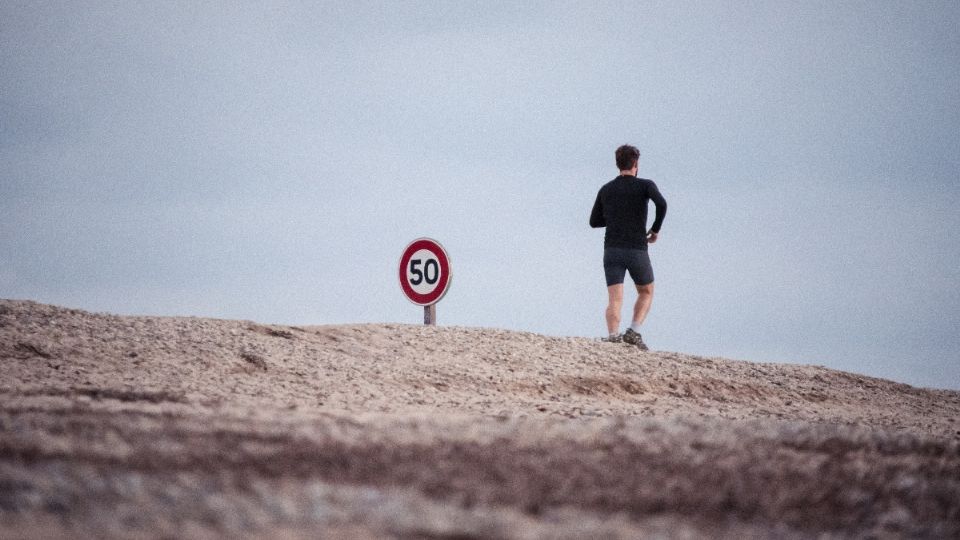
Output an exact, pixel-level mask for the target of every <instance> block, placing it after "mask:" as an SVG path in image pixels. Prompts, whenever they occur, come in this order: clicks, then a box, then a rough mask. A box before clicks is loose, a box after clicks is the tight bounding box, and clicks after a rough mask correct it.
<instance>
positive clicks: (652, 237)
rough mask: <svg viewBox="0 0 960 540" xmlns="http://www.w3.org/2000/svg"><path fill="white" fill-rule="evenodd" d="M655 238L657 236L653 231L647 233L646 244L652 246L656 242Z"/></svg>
mask: <svg viewBox="0 0 960 540" xmlns="http://www.w3.org/2000/svg"><path fill="white" fill-rule="evenodd" d="M657 236H658V233H655V232H653V231H650V232H648V233H647V243H649V244H653V243H654V242H656V241H657Z"/></svg>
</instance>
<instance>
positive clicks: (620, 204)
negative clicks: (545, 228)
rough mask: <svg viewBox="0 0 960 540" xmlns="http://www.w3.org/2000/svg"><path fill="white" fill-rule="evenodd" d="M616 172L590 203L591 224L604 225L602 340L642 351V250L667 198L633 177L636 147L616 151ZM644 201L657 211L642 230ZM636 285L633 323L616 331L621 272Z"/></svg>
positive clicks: (647, 271) (646, 280)
mask: <svg viewBox="0 0 960 540" xmlns="http://www.w3.org/2000/svg"><path fill="white" fill-rule="evenodd" d="M616 158H617V167H618V168H619V169H620V176H618V177H616V178H614V179H613V180H611V181H610V182H607V183H606V184H605V185H604V186H603V187H602V188H600V192H599V193H597V200H596V202H595V203H594V204H593V211H592V212H591V213H590V226H591V227H595V228H596V227H606V228H607V232H606V234H605V235H604V239H603V271H604V273H605V274H606V277H607V295H608V297H609V303H608V304H607V313H606V316H607V331H608V332H609V337H607V338H605V341H613V342H620V341H625V342H627V343H631V344H633V345H636V346H637V347H639V348H640V350H643V351H645V350H647V345H646V344H645V343H644V342H643V336H641V335H640V325H642V324H643V321H644V319H646V318H647V312H649V311H650V304H651V303H652V302H653V267H651V266H650V257H649V256H648V254H647V244H648V243H649V244H652V243H654V242H656V241H657V237H658V236H659V234H660V226H661V225H662V224H663V218H664V216H666V215H667V201H666V200H665V199H664V198H663V195H660V191H659V190H658V189H657V185H656V184H654V183H653V181H652V180H646V179H643V178H637V163H638V162H639V161H640V151H639V150H637V149H636V148H634V147H633V146H629V145H623V146H621V147H620V148H617V151H616ZM647 201H653V204H654V205H656V207H657V214H656V217H655V218H654V220H653V225H652V226H651V227H650V230H649V232H648V231H647ZM628 271H629V272H630V277H631V279H633V283H634V284H635V285H636V287H637V295H638V296H637V303H636V304H635V305H634V306H633V321H632V323H631V324H630V327H629V328H627V330H626V332H624V333H623V335H621V334H620V308H621V307H622V306H623V278H624V275H625V274H626V272H628Z"/></svg>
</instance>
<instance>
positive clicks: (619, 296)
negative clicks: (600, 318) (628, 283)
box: [607, 283, 623, 334]
mask: <svg viewBox="0 0 960 540" xmlns="http://www.w3.org/2000/svg"><path fill="white" fill-rule="evenodd" d="M607 296H609V297H610V298H609V303H608V304H607V332H609V333H611V334H616V333H617V332H619V331H620V308H621V307H623V283H617V284H616V285H610V286H609V287H607Z"/></svg>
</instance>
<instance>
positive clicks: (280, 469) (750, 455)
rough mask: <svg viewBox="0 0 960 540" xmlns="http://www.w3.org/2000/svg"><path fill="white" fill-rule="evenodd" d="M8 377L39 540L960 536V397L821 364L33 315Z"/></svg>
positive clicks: (511, 340)
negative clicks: (86, 537)
mask: <svg viewBox="0 0 960 540" xmlns="http://www.w3.org/2000/svg"><path fill="white" fill-rule="evenodd" d="M0 361H2V362H3V377H2V381H0V485H3V486H6V487H7V488H8V489H6V490H0V524H3V525H6V526H7V527H9V528H10V529H9V530H13V531H19V532H20V533H22V534H25V535H29V534H37V535H39V536H44V535H49V534H54V535H64V536H70V535H71V534H72V533H77V532H84V531H86V532H90V533H93V534H95V535H97V536H123V537H129V536H143V537H153V536H158V535H159V536H162V535H164V534H167V535H175V536H181V535H188V536H211V537H219V536H231V535H236V534H244V535H250V536H257V535H263V536H272V535H274V534H281V535H286V536H289V537H312V536H315V535H316V534H336V535H340V536H344V537H357V538H362V537H400V538H408V537H409V538H414V537H434V538H437V537H450V538H453V537H458V538H489V537H495V538H580V537H584V536H595V537H611V538H631V537H636V536H637V535H650V534H657V535H664V536H666V537H717V536H721V537H722V536H728V537H743V536H748V537H750V536H754V537H764V536H770V535H776V536H783V537H794V536H795V537H807V536H816V535H822V534H827V535H839V536H846V535H851V534H853V535H861V534H881V535H883V534H895V535H900V534H907V535H914V536H930V537H936V536H942V535H944V534H946V535H951V534H958V533H960V502H958V501H960V450H958V448H960V425H958V423H957V422H958V420H957V419H958V418H960V392H951V391H945V390H930V389H920V388H914V387H911V386H908V385H904V384H899V383H894V382H891V381H886V380H882V379H876V378H871V377H866V376H862V375H858V374H854V373H846V372H839V371H835V370H830V369H827V368H824V367H819V366H798V365H784V364H761V363H752V362H744V361H732V360H725V359H721V358H704V357H696V356H689V355H683V354H677V353H670V352H663V351H651V352H648V353H642V352H640V351H638V350H636V349H635V348H633V347H631V346H628V345H623V344H609V343H602V342H599V341H596V340H589V339H584V338H556V337H547V336H541V335H537V334H532V333H525V332H512V331H507V330H498V329H480V328H457V327H423V326H412V325H397V324H374V325H342V326H302V327H292V326H280V325H269V324H262V323H255V322H251V321H230V320H215V319H203V318H191V317H186V318H180V317H131V316H116V315H109V314H94V313H88V312H84V311H80V310H73V309H66V308H60V307H56V306H48V305H43V304H38V303H34V302H28V301H11V300H0ZM132 501H135V502H136V503H137V504H136V505H134V504H133V502H132ZM371 501H375V502H371ZM108 508H115V509H119V510H116V512H114V513H113V514H111V513H110V512H106V513H105V512H104V511H103V510H104V509H108ZM124 509H126V510H124ZM135 509H136V510H135ZM144 509H146V511H144ZM414 509H416V511H414ZM411 512H412V513H413V514H414V515H412V516H411ZM105 516H107V517H105Z"/></svg>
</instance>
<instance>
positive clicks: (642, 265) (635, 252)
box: [603, 247, 653, 287]
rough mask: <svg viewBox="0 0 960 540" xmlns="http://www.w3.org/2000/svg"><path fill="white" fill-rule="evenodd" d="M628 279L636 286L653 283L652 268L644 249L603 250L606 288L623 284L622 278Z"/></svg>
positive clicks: (614, 248)
mask: <svg viewBox="0 0 960 540" xmlns="http://www.w3.org/2000/svg"><path fill="white" fill-rule="evenodd" d="M627 271H629V272H630V277H631V278H633V282H634V283H636V284H637V285H648V284H650V283H653V267H652V266H650V256H649V255H647V250H645V249H633V248H617V247H610V248H606V249H604V250H603V272H604V273H605V274H606V275H607V287H609V286H611V285H617V284H620V283H623V276H624V274H626V272H627Z"/></svg>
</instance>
